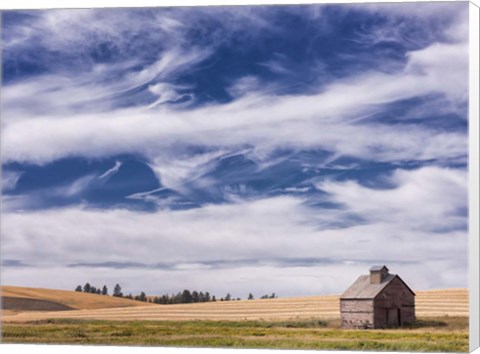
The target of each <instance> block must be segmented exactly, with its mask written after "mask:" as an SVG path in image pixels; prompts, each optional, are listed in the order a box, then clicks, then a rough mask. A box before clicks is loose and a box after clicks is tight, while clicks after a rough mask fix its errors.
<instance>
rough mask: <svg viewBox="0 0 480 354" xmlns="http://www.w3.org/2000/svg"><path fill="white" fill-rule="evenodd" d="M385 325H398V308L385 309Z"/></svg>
mask: <svg viewBox="0 0 480 354" xmlns="http://www.w3.org/2000/svg"><path fill="white" fill-rule="evenodd" d="M387 326H388V327H399V326H400V318H399V316H398V309H387Z"/></svg>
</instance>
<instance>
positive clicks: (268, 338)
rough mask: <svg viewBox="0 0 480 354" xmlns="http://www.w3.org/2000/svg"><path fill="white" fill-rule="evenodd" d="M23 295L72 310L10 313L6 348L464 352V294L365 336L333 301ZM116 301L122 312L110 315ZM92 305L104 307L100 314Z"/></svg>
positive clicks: (420, 299) (435, 297)
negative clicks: (409, 321) (165, 301)
mask: <svg viewBox="0 0 480 354" xmlns="http://www.w3.org/2000/svg"><path fill="white" fill-rule="evenodd" d="M9 288H10V287H9ZM20 289H22V288H20ZM23 289H24V290H23V291H21V292H20V293H21V295H22V296H26V295H27V294H30V295H32V294H35V295H36V296H37V299H39V297H38V296H44V298H43V299H46V300H48V301H53V300H54V298H53V297H54V296H57V299H59V300H62V304H63V305H65V306H69V307H72V308H73V307H75V308H76V310H67V311H18V310H17V311H13V310H9V309H7V310H5V311H4V312H3V316H2V322H3V333H2V337H3V338H2V339H3V341H4V342H8V343H79V344H130V345H132V344H136V345H161V346H193V347H202V346H203V347H239V348H240V347H241V348H284V349H352V350H388V351H441V352H451V351H455V352H467V351H468V292H467V290H466V289H446V290H433V291H418V292H417V299H416V306H417V317H418V321H417V323H416V324H415V325H414V326H412V327H410V328H402V329H393V330H368V331H359V330H342V329H340V328H339V322H340V321H339V310H338V307H339V305H338V296H313V297H303V298H279V299H268V300H244V301H230V302H215V303H202V304H179V305H154V304H146V303H142V302H136V301H131V300H126V299H116V298H112V297H109V296H101V295H90V294H82V293H74V292H67V293H69V296H68V297H62V296H60V295H61V294H60V293H55V294H51V293H49V291H48V290H46V289H43V290H41V291H40V293H39V292H38V290H37V292H35V291H34V290H29V291H26V290H25V289H28V288H23ZM6 290H9V291H4V292H3V296H6V295H8V296H10V297H14V296H15V295H17V297H22V296H19V292H17V290H18V288H17V289H11V288H10V289H6ZM55 292H57V291H55ZM72 293H73V294H72ZM82 295H83V296H82ZM58 296H60V297H58ZM66 299H68V300H66ZM111 300H114V301H115V305H114V304H113V303H110V302H109V301H111ZM119 300H120V301H122V305H121V307H118V306H117V307H115V306H116V305H117V304H119V302H118V301H119ZM97 301H98V302H100V301H101V302H103V303H104V305H103V306H105V307H104V308H99V307H98V306H100V305H98V304H97ZM74 305H75V306H74ZM139 305H140V306H139Z"/></svg>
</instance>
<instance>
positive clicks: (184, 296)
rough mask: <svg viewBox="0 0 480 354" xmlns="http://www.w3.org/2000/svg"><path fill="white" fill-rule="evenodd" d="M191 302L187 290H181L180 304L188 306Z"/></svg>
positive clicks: (190, 296) (191, 299) (191, 298)
mask: <svg viewBox="0 0 480 354" xmlns="http://www.w3.org/2000/svg"><path fill="white" fill-rule="evenodd" d="M192 301H193V297H192V294H191V293H190V291H189V290H186V289H185V290H183V293H182V295H181V303H183V304H189V303H191V302H192Z"/></svg>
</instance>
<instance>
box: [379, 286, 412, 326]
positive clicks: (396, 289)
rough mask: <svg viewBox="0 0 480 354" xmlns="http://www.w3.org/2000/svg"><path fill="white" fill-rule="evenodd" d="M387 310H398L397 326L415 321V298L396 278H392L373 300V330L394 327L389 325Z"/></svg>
mask: <svg viewBox="0 0 480 354" xmlns="http://www.w3.org/2000/svg"><path fill="white" fill-rule="evenodd" d="M388 309H397V310H398V325H399V326H403V325H406V324H409V323H412V322H414V321H415V296H414V295H413V294H412V293H411V292H410V290H409V289H408V288H407V287H406V286H405V284H404V283H403V282H402V281H401V280H400V279H398V278H394V279H393V280H392V281H391V282H390V284H388V285H387V286H386V287H385V289H383V290H382V291H381V292H380V293H379V294H378V295H377V297H376V298H375V302H374V312H375V316H374V317H375V320H374V323H375V328H386V327H391V326H395V325H393V324H392V323H389V315H388Z"/></svg>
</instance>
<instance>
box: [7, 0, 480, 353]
mask: <svg viewBox="0 0 480 354" xmlns="http://www.w3.org/2000/svg"><path fill="white" fill-rule="evenodd" d="M436 1H438V2H446V1H449V0H436ZM352 2H353V3H354V2H362V3H373V2H428V0H404V1H395V0H393V1H392V0H383V1H378V0H363V1H348V0H328V1H318V0H310V1H308V0H307V1H305V0H180V1H175V0H136V1H132V0H69V1H68V2H65V1H64V0H44V1H41V2H38V1H35V0H2V1H1V2H0V10H10V9H52V8H92V7H96V8H99V7H100V8H112V7H159V6H195V5H197V6H198V5H214V6H215V5H256V4H265V5H274V4H275V5H282V4H312V3H352ZM475 2H477V1H475ZM475 2H470V5H469V7H470V14H469V15H470V17H469V27H470V32H469V36H470V37H469V41H470V57H469V72H470V83H469V95H470V97H469V241H470V242H469V291H470V333H469V348H470V351H471V352H473V351H475V352H476V354H480V350H479V349H478V348H479V347H480V280H479V278H480V260H479V258H480V241H479V237H480V229H479V219H480V206H479V198H480V187H479V186H480V163H479V161H480V145H479V141H480V139H479V137H480V124H479V96H480V83H479V77H480V69H479V66H480V62H479V50H480V32H479V30H480V25H479V23H480V19H479V16H480V7H479V6H478V2H477V5H475ZM0 349H1V352H2V353H6V354H8V353H18V352H22V353H23V352H26V353H44V352H48V353H49V354H50V353H53V354H55V353H64V352H65V351H66V352H68V353H84V352H85V350H86V349H87V351H88V352H90V353H93V352H95V353H102V354H109V353H112V354H113V353H115V354H123V353H137V352H139V351H140V352H142V353H158V352H159V351H160V352H161V353H162V354H179V353H188V354H213V353H225V352H229V353H236V354H252V353H257V354H258V353H265V352H266V350H261V351H259V350H249V349H210V348H199V349H191V348H188V349H187V348H162V347H152V348H145V347H142V348H139V347H114V346H80V345H76V346H70V345H68V346H65V345H26V344H16V345H12V344H1V348H0ZM475 349H477V350H475ZM335 352H338V353H342V354H351V353H358V352H350V351H335ZM268 353H272V354H273V353H282V354H302V353H312V352H311V351H301V350H295V351H290V350H281V351H280V350H268ZM365 353H366V354H368V353H371V354H376V353H375V352H365Z"/></svg>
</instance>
